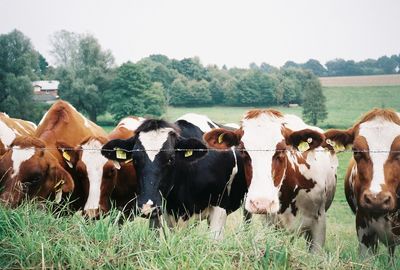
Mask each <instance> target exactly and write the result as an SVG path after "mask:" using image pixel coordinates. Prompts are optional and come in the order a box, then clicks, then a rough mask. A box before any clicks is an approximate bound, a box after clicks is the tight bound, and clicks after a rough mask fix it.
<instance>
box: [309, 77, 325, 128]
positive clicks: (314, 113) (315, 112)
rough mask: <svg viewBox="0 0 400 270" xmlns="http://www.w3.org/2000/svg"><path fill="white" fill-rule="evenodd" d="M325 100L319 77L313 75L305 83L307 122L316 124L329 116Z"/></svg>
mask: <svg viewBox="0 0 400 270" xmlns="http://www.w3.org/2000/svg"><path fill="white" fill-rule="evenodd" d="M325 101H326V98H325V96H324V94H323V93H322V87H321V83H320V82H319V80H318V78H315V76H311V77H310V79H309V80H307V82H306V83H305V89H304V103H303V117H304V118H305V119H306V121H307V122H310V123H311V124H312V125H314V126H315V125H317V123H318V122H319V121H323V120H325V119H326V118H327V116H328V113H327V111H326V106H325Z"/></svg>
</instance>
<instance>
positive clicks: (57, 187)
mask: <svg viewBox="0 0 400 270" xmlns="http://www.w3.org/2000/svg"><path fill="white" fill-rule="evenodd" d="M64 183H65V182H64V180H60V181H58V182H57V184H55V185H54V190H55V192H56V198H55V202H56V203H60V202H61V197H62V186H63V185H64Z"/></svg>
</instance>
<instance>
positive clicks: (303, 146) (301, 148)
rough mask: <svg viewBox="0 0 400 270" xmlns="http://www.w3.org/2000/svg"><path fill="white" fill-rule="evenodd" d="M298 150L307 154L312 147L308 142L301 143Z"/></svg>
mask: <svg viewBox="0 0 400 270" xmlns="http://www.w3.org/2000/svg"><path fill="white" fill-rule="evenodd" d="M297 148H298V149H299V151H301V152H305V151H307V150H308V149H310V145H309V144H308V142H301V143H299V145H298V146H297Z"/></svg>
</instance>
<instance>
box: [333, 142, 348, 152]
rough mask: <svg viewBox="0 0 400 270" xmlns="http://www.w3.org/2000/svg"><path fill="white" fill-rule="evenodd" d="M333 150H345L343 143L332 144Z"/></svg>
mask: <svg viewBox="0 0 400 270" xmlns="http://www.w3.org/2000/svg"><path fill="white" fill-rule="evenodd" d="M333 150H335V152H343V151H344V150H346V147H344V145H343V144H336V145H335V146H333Z"/></svg>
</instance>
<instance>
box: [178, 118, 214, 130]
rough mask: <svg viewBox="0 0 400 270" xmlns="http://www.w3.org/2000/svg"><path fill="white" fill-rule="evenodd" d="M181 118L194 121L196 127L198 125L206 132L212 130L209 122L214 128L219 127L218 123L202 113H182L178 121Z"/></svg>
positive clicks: (190, 121)
mask: <svg viewBox="0 0 400 270" xmlns="http://www.w3.org/2000/svg"><path fill="white" fill-rule="evenodd" d="M179 120H185V121H187V122H189V123H192V124H193V125H195V126H196V127H198V128H199V129H200V130H201V131H203V132H204V133H206V132H209V131H211V130H212V128H211V127H210V125H209V124H211V125H212V126H213V128H218V125H217V124H216V123H214V122H213V121H211V120H210V119H209V118H208V117H207V116H205V115H201V114H196V113H187V114H185V115H182V116H181V117H179V118H178V119H176V121H179Z"/></svg>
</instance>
